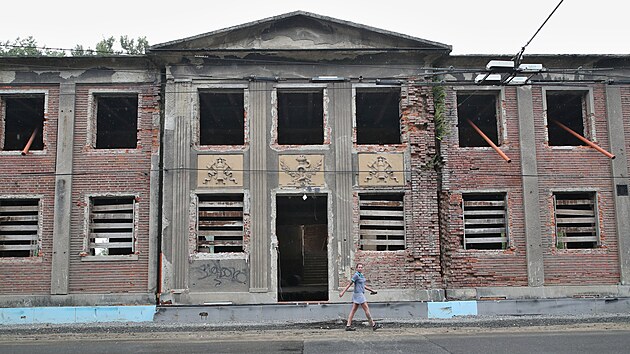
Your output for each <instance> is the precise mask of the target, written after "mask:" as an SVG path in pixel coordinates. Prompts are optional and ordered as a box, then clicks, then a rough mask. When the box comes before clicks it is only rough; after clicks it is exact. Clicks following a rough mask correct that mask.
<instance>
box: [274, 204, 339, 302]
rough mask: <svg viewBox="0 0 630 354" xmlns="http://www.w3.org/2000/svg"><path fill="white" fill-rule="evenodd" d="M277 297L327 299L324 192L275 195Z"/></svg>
mask: <svg viewBox="0 0 630 354" xmlns="http://www.w3.org/2000/svg"><path fill="white" fill-rule="evenodd" d="M276 201H277V205H276V206H277V209H276V210H277V219H276V234H277V235H278V300H279V301H328V252H327V249H328V212H327V210H328V209H327V205H328V203H327V200H326V196H325V195H308V197H307V198H306V199H304V198H303V196H302V195H300V196H278V197H277V199H276Z"/></svg>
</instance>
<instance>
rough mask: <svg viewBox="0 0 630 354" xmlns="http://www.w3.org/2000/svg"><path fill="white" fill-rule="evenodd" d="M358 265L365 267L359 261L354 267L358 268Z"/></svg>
mask: <svg viewBox="0 0 630 354" xmlns="http://www.w3.org/2000/svg"><path fill="white" fill-rule="evenodd" d="M360 265H362V266H364V267H365V264H363V263H361V262H359V263H357V264H356V265H355V266H354V268H359V266H360Z"/></svg>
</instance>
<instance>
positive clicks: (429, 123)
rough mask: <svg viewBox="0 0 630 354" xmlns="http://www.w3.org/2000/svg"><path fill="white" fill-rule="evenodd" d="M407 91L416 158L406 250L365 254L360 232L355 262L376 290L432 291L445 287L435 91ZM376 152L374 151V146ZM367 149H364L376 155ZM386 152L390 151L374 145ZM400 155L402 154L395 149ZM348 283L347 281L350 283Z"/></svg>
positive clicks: (413, 85) (412, 87)
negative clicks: (361, 265)
mask: <svg viewBox="0 0 630 354" xmlns="http://www.w3.org/2000/svg"><path fill="white" fill-rule="evenodd" d="M408 84H409V87H408V88H405V89H403V90H402V97H401V102H402V104H401V106H402V107H401V108H402V118H401V121H402V125H403V126H402V130H403V134H406V135H407V139H403V142H404V141H406V151H408V152H409V154H410V156H411V165H409V164H408V161H407V162H406V163H405V169H406V170H407V171H411V173H410V176H411V180H410V182H409V183H407V184H406V186H405V199H404V203H405V230H406V232H405V233H406V237H405V238H406V249H405V250H404V251H362V250H359V243H358V242H359V240H358V239H359V233H358V228H355V230H354V231H355V235H354V236H355V247H356V248H355V249H356V252H355V264H356V262H363V263H364V264H365V272H366V275H367V278H368V280H369V281H370V285H371V286H374V287H376V288H401V289H402V288H404V289H414V288H420V289H428V288H439V287H441V284H442V280H441V275H440V261H439V259H440V257H439V252H440V247H439V227H438V222H437V220H438V203H437V173H436V172H435V170H434V169H432V168H430V167H428V165H429V163H430V162H431V161H432V159H433V157H434V155H435V153H436V147H435V128H434V121H433V113H434V107H433V95H432V91H431V87H427V86H420V85H421V83H419V82H414V81H411V82H409V83H408ZM370 148H372V147H370ZM370 148H366V147H365V146H363V147H361V149H362V150H361V151H370V150H369V149H370ZM373 151H375V152H376V151H378V152H386V151H387V147H385V148H383V147H373ZM390 151H399V150H390ZM354 224H355V225H358V224H359V207H358V193H355V197H354ZM345 281H347V280H344V279H342V280H341V283H342V284H343V285H345V283H344V282H345Z"/></svg>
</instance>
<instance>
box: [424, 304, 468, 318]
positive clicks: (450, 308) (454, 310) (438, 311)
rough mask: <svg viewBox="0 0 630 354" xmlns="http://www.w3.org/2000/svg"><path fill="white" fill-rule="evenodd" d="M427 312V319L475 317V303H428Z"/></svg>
mask: <svg viewBox="0 0 630 354" xmlns="http://www.w3.org/2000/svg"><path fill="white" fill-rule="evenodd" d="M427 310H428V317H429V318H452V317H455V316H477V301H447V302H428V303H427Z"/></svg>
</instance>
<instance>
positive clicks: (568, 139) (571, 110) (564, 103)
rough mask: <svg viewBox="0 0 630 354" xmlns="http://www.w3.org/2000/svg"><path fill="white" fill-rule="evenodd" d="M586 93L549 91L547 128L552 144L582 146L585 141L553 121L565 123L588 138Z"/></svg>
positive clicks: (550, 143)
mask: <svg viewBox="0 0 630 354" xmlns="http://www.w3.org/2000/svg"><path fill="white" fill-rule="evenodd" d="M585 110H586V107H585V104H584V93H581V92H569V93H567V92H547V129H548V134H549V145H550V146H580V145H586V143H584V142H583V141H581V140H580V139H578V138H576V137H575V136H573V135H572V134H571V133H569V132H567V131H566V130H564V129H563V128H562V127H560V126H558V125H557V124H556V123H554V122H553V121H554V120H555V121H557V122H559V123H562V124H564V125H565V126H566V127H567V128H569V129H571V130H573V131H574V132H576V133H578V134H579V135H581V136H584V137H586V138H588V137H587V136H586V135H585V130H584V126H585V125H584V118H585V117H586V114H585Z"/></svg>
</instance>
